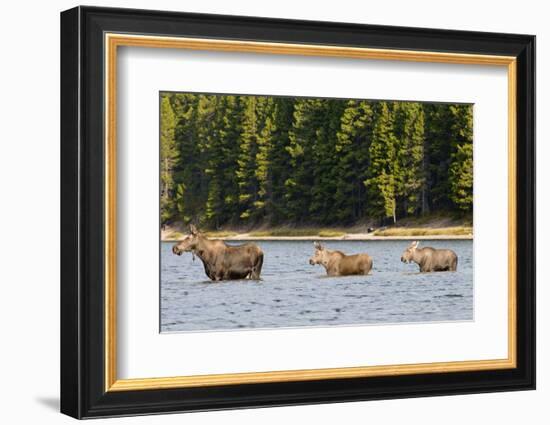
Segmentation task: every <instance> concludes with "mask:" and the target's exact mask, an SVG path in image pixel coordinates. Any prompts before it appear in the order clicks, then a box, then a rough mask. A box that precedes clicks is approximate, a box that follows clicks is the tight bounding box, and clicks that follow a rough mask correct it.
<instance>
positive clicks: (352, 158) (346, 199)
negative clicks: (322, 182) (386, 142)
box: [333, 100, 374, 223]
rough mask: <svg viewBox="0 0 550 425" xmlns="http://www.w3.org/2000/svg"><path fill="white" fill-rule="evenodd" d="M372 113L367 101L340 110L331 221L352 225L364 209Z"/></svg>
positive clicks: (354, 101) (348, 105) (348, 103)
mask: <svg viewBox="0 0 550 425" xmlns="http://www.w3.org/2000/svg"><path fill="white" fill-rule="evenodd" d="M373 116H374V111H373V108H372V105H371V103H370V102H367V101H357V100H350V101H348V102H346V107H345V109H344V111H343V114H342V118H341V124H340V131H339V132H338V133H337V140H336V146H335V156H336V157H337V158H338V166H337V169H336V176H335V179H336V190H335V193H334V205H333V207H334V208H333V209H334V214H335V217H334V218H335V220H337V221H340V222H343V223H353V222H355V221H357V220H359V219H361V218H362V217H363V216H364V214H365V208H366V188H365V185H364V184H363V182H364V181H365V180H366V179H367V171H368V164H369V163H368V160H369V147H370V143H371V140H372V132H373Z"/></svg>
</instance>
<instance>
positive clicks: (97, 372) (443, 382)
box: [61, 7, 535, 418]
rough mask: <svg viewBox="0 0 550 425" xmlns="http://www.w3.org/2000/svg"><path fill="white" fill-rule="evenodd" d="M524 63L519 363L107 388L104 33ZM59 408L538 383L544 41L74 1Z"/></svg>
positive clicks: (316, 399) (327, 397) (447, 391)
mask: <svg viewBox="0 0 550 425" xmlns="http://www.w3.org/2000/svg"><path fill="white" fill-rule="evenodd" d="M105 32H118V33H139V34H154V35H168V36H178V37H182V36H185V37H196V38H213V39H231V40H256V41H265V42H276V43H298V44H304V43H307V44H319V45H331V46H348V47H350V46H352V47H369V48H383V49H400V50H422V51H433V52H450V53H474V54H485V55H507V56H514V57H516V58H517V170H516V171H517V283H518V284H517V311H516V314H517V338H516V341H517V351H516V352H517V367H516V368H514V369H503V370H485V371H473V372H451V373H429V374H425V373H424V374H416V375H404V376H383V377H369V378H346V379H326V380H313V381H296V382H272V383H261V384H246V385H226V386H209V387H194V388H173V389H157V390H142V391H118V392H106V391H105V383H104V380H105V373H104V370H105V360H104V353H105V342H104V332H105V327H104V313H105V311H104V309H105V305H104V297H105V293H104V286H103V281H104V269H105V264H104V262H105V256H104V253H105V251H104V250H105V241H104V232H103V231H102V229H104V226H105V219H104V208H105V201H104V175H105V164H104V157H105V152H104V145H103V143H102V140H103V137H104V114H103V112H104V105H105V99H104V92H103V87H104V84H105V81H104V80H105V76H104V69H103V66H104V62H103V61H104V53H105V52H104V48H105V46H104V38H103V37H104V33H105ZM61 194H62V197H61V412H62V413H65V414H67V415H70V416H73V417H75V418H92V417H106V416H120V415H137V414H153V413H164V412H185V411H203V410H218V409H234V408H243V407H260V406H281V405H298V404H314V403H329V402H344V401H354V400H375V399H389V398H404V397H419V396H435V395H451V394H467V393H483V392H494V391H512V390H529V389H534V388H535V37H534V36H532V35H518V34H499V33H480V32H469V31H451V30H433V29H420V28H406V27H390V26H374V25H357V24H348V23H332V22H313V21H296V20H284V19H264V18H254V17H240V16H220V15H204V14H191V13H176V12H162V11H146V10H132V9H111V8H96V7H76V8H74V9H70V10H67V11H65V12H62V13H61Z"/></svg>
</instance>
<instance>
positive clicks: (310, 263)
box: [309, 258, 314, 266]
mask: <svg viewBox="0 0 550 425" xmlns="http://www.w3.org/2000/svg"><path fill="white" fill-rule="evenodd" d="M313 264H314V263H313V260H312V259H311V258H310V259H309V265H310V266H313Z"/></svg>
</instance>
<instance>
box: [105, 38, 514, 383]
mask: <svg viewBox="0 0 550 425" xmlns="http://www.w3.org/2000/svg"><path fill="white" fill-rule="evenodd" d="M119 46H133V47H149V48H170V49H190V50H209V51H229V52H241V53H242V52H247V53H263V54H281V55H303V56H325V57H326V56H328V57H341V58H355V59H376V60H397V61H405V62H434V63H451V64H469V65H493V66H504V67H506V68H507V71H508V357H507V358H506V359H495V360H470V361H454V362H436V363H419V364H399V365H382V366H361V367H342V368H326V369H303V370H285V371H269V372H247V373H230V374H214V375H192V376H175V377H164V378H155V377H152V378H139V379H134V378H133V379H118V378H117V372H116V362H117V350H116V347H117V338H116V336H117V324H116V275H117V274H116V264H117V257H116V246H117V244H116V208H117V204H116V187H117V182H116V163H117V159H116V135H117V133H116V123H117V120H116V113H117V112H116V106H117V104H116V101H117V89H116V87H117V48H118V47H119ZM105 77H106V78H105V81H106V84H105V141H104V143H105V188H104V189H105V391H133V390H149V389H161V388H163V389H166V388H181V387H200V386H213V385H236V384H252V383H268V382H285V381H308V380H320V379H337V378H358V377H374V376H389V375H410V374H416V373H446V372H459V371H481V370H495V369H510V368H515V367H516V361H517V360H516V327H517V323H516V285H517V280H516V278H517V276H516V266H517V265H516V259H517V234H516V202H517V196H516V144H517V141H516V84H517V76H516V58H515V57H513V56H493V55H476V54H460V53H442V52H424V51H410V50H391V49H370V48H357V47H339V46H326V45H306V44H285V43H266V42H255V41H234V40H211V39H197V38H178V37H159V36H145V35H127V34H114V33H107V34H105Z"/></svg>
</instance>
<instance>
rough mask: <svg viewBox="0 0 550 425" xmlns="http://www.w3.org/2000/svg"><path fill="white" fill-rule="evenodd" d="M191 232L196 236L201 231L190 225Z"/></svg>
mask: <svg viewBox="0 0 550 425" xmlns="http://www.w3.org/2000/svg"><path fill="white" fill-rule="evenodd" d="M189 231H190V232H191V234H192V235H196V234H197V233H199V231H198V230H197V228H196V227H195V225H194V224H190V225H189Z"/></svg>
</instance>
